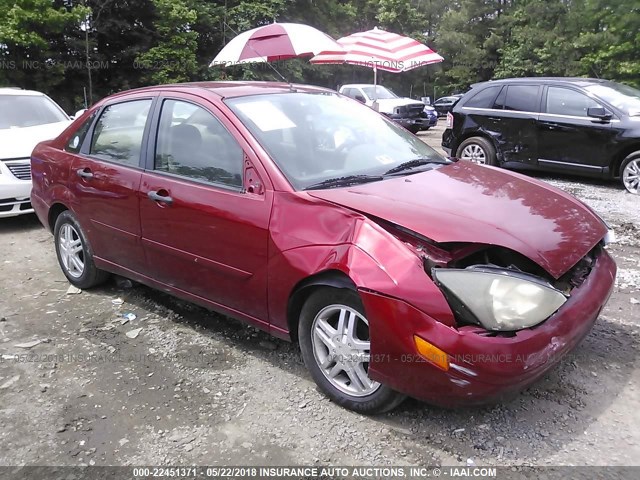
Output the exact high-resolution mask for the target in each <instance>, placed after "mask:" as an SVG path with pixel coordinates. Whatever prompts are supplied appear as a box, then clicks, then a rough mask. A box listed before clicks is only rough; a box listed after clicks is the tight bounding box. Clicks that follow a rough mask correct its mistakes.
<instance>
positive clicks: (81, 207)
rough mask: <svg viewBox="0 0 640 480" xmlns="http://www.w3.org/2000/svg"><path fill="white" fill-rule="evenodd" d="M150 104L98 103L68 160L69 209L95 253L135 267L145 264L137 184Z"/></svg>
mask: <svg viewBox="0 0 640 480" xmlns="http://www.w3.org/2000/svg"><path fill="white" fill-rule="evenodd" d="M153 103H154V96H153V95H143V96H133V97H128V98H127V99H126V100H119V101H118V100H116V101H113V102H111V103H109V104H106V105H105V106H103V107H102V108H101V109H100V112H99V113H98V115H97V118H96V120H95V121H94V122H93V124H92V126H91V129H90V130H89V133H88V134H87V135H86V136H85V138H84V141H82V146H81V148H80V149H79V151H78V152H77V153H76V154H74V158H73V161H72V162H71V179H72V181H71V182H70V190H71V193H72V195H71V197H72V199H73V204H72V210H73V211H74V212H75V214H76V215H77V216H78V218H79V220H80V224H81V225H82V227H83V229H84V230H85V232H86V234H87V235H88V237H89V242H90V244H91V246H92V248H93V250H94V254H95V256H96V257H97V258H98V260H102V261H105V262H108V263H111V264H115V265H119V266H121V267H124V268H127V269H130V270H133V271H136V272H142V271H144V269H145V265H146V262H145V257H144V252H143V249H142V245H141V241H140V240H141V228H140V204H139V198H138V189H139V187H140V181H141V179H142V165H143V162H144V160H145V158H144V155H145V148H144V147H145V145H146V141H147V136H148V132H149V118H150V112H151V109H152V106H153ZM74 141H75V140H74V139H73V138H72V139H71V142H72V144H71V147H72V148H73V146H74V144H73V142H74ZM78 142H79V140H78ZM76 146H77V145H76Z"/></svg>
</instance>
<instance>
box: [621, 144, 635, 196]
mask: <svg viewBox="0 0 640 480" xmlns="http://www.w3.org/2000/svg"><path fill="white" fill-rule="evenodd" d="M620 180H622V184H623V185H624V188H626V189H627V192H629V193H633V194H635V195H638V194H640V152H634V153H632V154H631V155H629V156H628V157H627V158H625V159H624V161H623V162H622V165H620Z"/></svg>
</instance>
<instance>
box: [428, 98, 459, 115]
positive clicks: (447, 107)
mask: <svg viewBox="0 0 640 480" xmlns="http://www.w3.org/2000/svg"><path fill="white" fill-rule="evenodd" d="M460 98H462V94H455V95H449V96H447V97H440V98H439V99H437V100H436V101H435V102H433V108H435V110H436V112H437V113H438V116H440V117H444V116H445V115H446V114H447V113H449V112H450V111H451V109H452V108H453V106H454V105H455V104H456V102H457V101H458V100H460Z"/></svg>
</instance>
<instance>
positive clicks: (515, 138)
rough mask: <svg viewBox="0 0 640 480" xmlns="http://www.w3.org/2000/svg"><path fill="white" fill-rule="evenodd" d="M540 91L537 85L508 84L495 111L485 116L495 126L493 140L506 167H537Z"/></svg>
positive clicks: (500, 95) (497, 101) (502, 91)
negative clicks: (523, 165)
mask: <svg viewBox="0 0 640 480" xmlns="http://www.w3.org/2000/svg"><path fill="white" fill-rule="evenodd" d="M541 91H542V89H541V87H540V86H539V85H535V84H521V83H517V84H509V85H507V86H505V87H504V88H503V89H502V90H501V91H500V93H499V95H498V97H497V98H496V101H495V104H494V107H493V111H492V112H491V113H488V114H486V117H487V119H488V120H490V121H491V122H492V123H493V124H494V125H496V127H495V128H496V130H497V132H498V135H496V136H495V137H494V140H495V141H496V144H497V147H498V151H499V152H500V154H501V157H502V162H503V164H511V166H518V164H529V165H535V164H536V160H537V155H538V132H537V121H538V116H539V112H540V95H541Z"/></svg>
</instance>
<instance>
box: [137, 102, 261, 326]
mask: <svg viewBox="0 0 640 480" xmlns="http://www.w3.org/2000/svg"><path fill="white" fill-rule="evenodd" d="M152 138H154V139H156V141H155V144H152V145H150V151H149V159H148V163H147V170H146V171H145V172H144V174H143V175H142V185H141V194H142V195H143V199H142V203H141V208H140V214H141V221H142V240H143V245H144V249H145V252H146V255H147V258H148V261H149V273H150V276H151V277H152V278H153V279H155V280H158V281H160V282H162V283H164V284H166V285H168V286H170V287H172V288H174V289H177V290H180V291H183V292H187V293H189V294H191V295H194V296H196V297H199V298H201V299H205V300H207V301H208V302H211V303H214V304H216V305H218V306H221V307H223V309H225V310H227V311H229V312H230V313H232V314H233V313H237V312H240V313H242V314H243V315H245V316H249V320H251V319H254V320H256V321H257V319H266V318H268V315H267V260H268V258H267V247H268V239H269V235H268V227H269V217H270V212H271V204H272V199H273V195H272V190H271V187H270V185H269V184H267V183H266V182H268V178H266V175H265V174H264V172H263V171H262V170H261V166H260V164H259V162H258V161H257V158H256V157H255V156H254V154H253V153H252V151H251V149H250V147H249V146H248V144H247V143H246V141H245V140H244V139H243V138H242V137H241V135H240V134H239V132H238V131H237V130H236V129H235V127H234V126H233V124H232V123H231V122H230V121H229V119H228V118H226V117H225V116H224V115H223V114H222V113H221V112H220V110H218V109H217V108H216V107H215V106H214V105H213V104H211V103H209V102H208V101H206V100H204V99H201V98H199V97H195V96H191V95H189V94H177V93H176V94H175V95H172V96H167V97H164V98H162V100H161V101H160V102H159V104H158V113H157V116H156V118H155V119H154V128H153V131H152ZM261 172H262V173H261ZM258 323H260V321H258Z"/></svg>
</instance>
